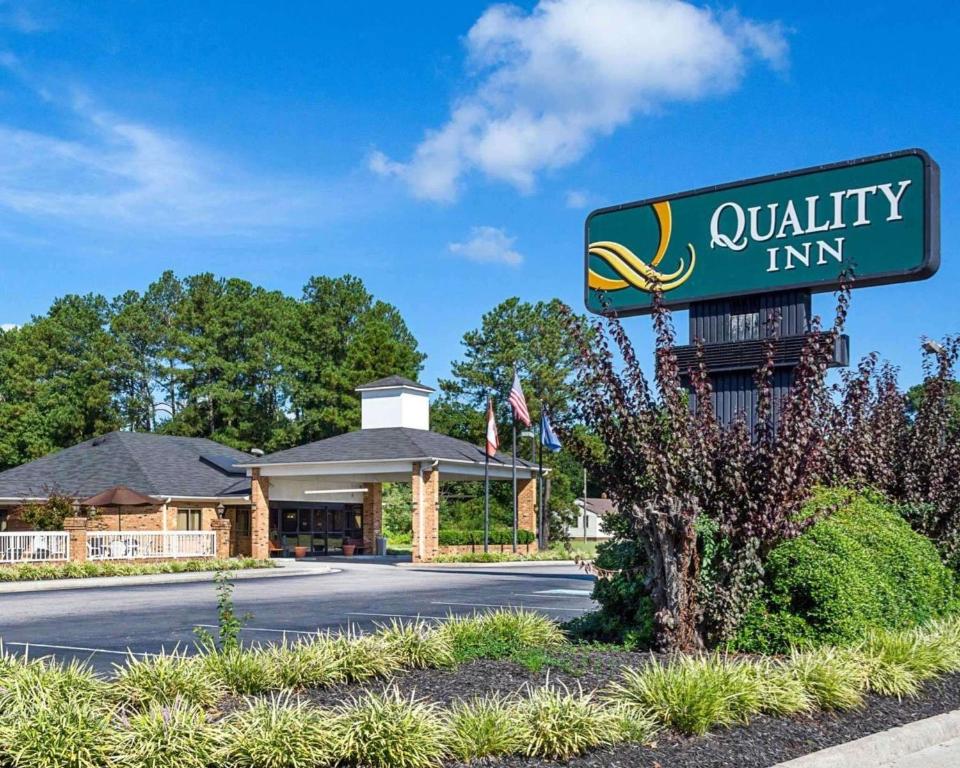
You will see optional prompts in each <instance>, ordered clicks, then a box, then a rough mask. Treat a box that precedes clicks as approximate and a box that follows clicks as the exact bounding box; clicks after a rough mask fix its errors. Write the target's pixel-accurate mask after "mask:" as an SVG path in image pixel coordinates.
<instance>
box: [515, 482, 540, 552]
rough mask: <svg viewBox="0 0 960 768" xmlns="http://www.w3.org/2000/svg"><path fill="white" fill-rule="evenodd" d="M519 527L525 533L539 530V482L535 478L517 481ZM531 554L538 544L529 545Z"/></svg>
mask: <svg viewBox="0 0 960 768" xmlns="http://www.w3.org/2000/svg"><path fill="white" fill-rule="evenodd" d="M517 527H518V528H519V529H520V530H523V531H536V530H537V481H536V479H535V478H532V477H531V478H530V479H528V480H517ZM529 546H530V547H531V549H530V551H531V552H536V551H537V544H536V542H533V543H532V544H530V545H529Z"/></svg>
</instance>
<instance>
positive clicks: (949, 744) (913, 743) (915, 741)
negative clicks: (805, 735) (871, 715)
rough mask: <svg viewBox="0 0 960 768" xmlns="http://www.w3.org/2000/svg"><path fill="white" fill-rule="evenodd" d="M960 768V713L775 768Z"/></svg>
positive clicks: (919, 721) (901, 728) (815, 753)
mask: <svg viewBox="0 0 960 768" xmlns="http://www.w3.org/2000/svg"><path fill="white" fill-rule="evenodd" d="M956 766H960V710H957V711H954V712H947V713H946V714H943V715H937V716H936V717H928V718H927V719H926V720H917V721H916V722H914V723H907V724H906V725H901V726H899V727H897V728H891V729H890V730H889V731H883V732H881V733H875V734H873V735H872V736H865V737H864V738H862V739H857V740H856V741H849V742H847V743H846V744H838V745H837V746H835V747H829V748H828V749H822V750H820V751H819V752H814V753H813V754H810V755H804V756H803V757H798V758H797V759H796V760H789V761H787V762H785V763H780V764H779V765H776V766H774V768H955V767H956Z"/></svg>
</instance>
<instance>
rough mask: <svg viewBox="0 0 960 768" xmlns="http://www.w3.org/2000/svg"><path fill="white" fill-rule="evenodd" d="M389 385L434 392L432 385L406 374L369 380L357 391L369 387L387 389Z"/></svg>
mask: <svg viewBox="0 0 960 768" xmlns="http://www.w3.org/2000/svg"><path fill="white" fill-rule="evenodd" d="M387 387H410V388H411V389H419V390H420V391H421V392H433V390H432V389H431V388H430V387H428V386H426V385H424V384H420V383H418V382H416V381H414V380H413V379H408V378H406V377H405V376H385V377H384V378H382V379H377V380H376V381H368V382H367V383H366V384H361V385H360V386H359V387H357V392H363V391H364V390H367V389H386V388H387Z"/></svg>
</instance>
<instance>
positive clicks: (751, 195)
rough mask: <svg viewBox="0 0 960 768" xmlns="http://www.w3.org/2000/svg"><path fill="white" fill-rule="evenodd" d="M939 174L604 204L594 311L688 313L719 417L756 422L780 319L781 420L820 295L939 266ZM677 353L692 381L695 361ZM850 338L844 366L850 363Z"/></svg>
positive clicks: (794, 180)
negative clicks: (760, 378) (770, 343)
mask: <svg viewBox="0 0 960 768" xmlns="http://www.w3.org/2000/svg"><path fill="white" fill-rule="evenodd" d="M939 202H940V187H939V168H938V166H937V164H936V163H935V162H934V161H933V159H932V158H931V157H930V156H929V155H928V154H926V153H925V152H924V151H923V150H919V149H914V150H906V151H903V152H896V153H891V154H888V155H879V156H876V157H868V158H862V159H858V160H853V161H850V162H845V163H838V164H835V165H825V166H818V167H815V168H808V169H804V170H800V171H792V172H789V173H781V174H776V175H773V176H765V177H761V178H756V179H749V180H746V181H742V182H737V183H734V184H725V185H721V186H716V187H709V188H705V189H699V190H694V191H691V192H684V193H681V194H677V195H671V196H668V197H662V198H653V199H649V200H642V201H639V202H636V203H627V204H624V205H618V206H613V207H610V208H603V209H600V210H597V211H594V212H593V213H591V214H590V215H589V216H588V217H587V222H586V247H585V254H584V256H585V263H584V278H585V302H586V306H587V309H588V310H590V311H591V312H595V313H598V314H605V313H607V312H615V313H617V314H618V315H621V316H628V315H638V314H648V313H649V312H650V311H651V310H652V297H653V293H654V292H655V291H659V292H660V294H661V296H662V299H663V303H664V304H665V305H666V306H667V307H670V308H673V309H686V308H689V310H690V340H691V342H693V341H694V340H697V339H699V340H700V341H701V342H702V343H703V345H704V352H705V356H706V363H707V368H708V370H709V371H710V376H711V380H712V384H713V390H714V395H713V399H714V402H713V405H714V408H715V411H716V413H717V416H718V418H719V419H720V420H721V421H722V422H723V423H729V422H730V421H732V420H733V419H734V418H735V417H736V416H737V414H744V415H745V416H746V417H747V419H748V423H750V422H752V417H753V414H754V413H755V410H756V399H757V392H756V385H755V383H754V378H753V375H754V372H755V371H756V370H757V368H758V367H759V365H760V364H761V362H762V360H763V346H764V339H765V337H766V336H767V334H768V333H770V330H771V329H770V328H769V327H768V318H769V317H770V316H771V315H773V314H775V315H777V316H778V317H779V318H780V320H779V327H778V328H777V329H776V335H777V342H776V345H775V370H774V374H773V383H774V403H775V405H774V408H775V412H774V419H776V415H777V414H776V407H777V406H776V403H778V402H779V400H780V397H781V396H782V395H783V394H784V393H785V392H786V391H787V390H788V389H789V387H790V384H791V380H792V372H793V370H794V368H795V367H796V365H797V363H798V362H799V359H800V352H801V350H802V349H803V346H804V343H805V341H806V335H807V334H808V333H809V329H810V319H811V294H812V293H813V292H819V291H832V290H835V289H836V288H837V287H838V286H839V284H840V282H841V280H842V278H843V275H844V274H846V273H849V272H851V271H852V272H853V273H854V275H855V280H854V283H853V287H855V288H862V287H866V286H873V285H885V284H890V283H900V282H906V281H911V280H922V279H925V278H928V277H930V276H931V275H933V274H934V273H935V272H936V271H937V268H938V267H939V264H940V221H939ZM695 356H696V348H695V347H694V346H693V345H692V344H691V345H688V346H683V347H678V348H677V357H678V359H679V363H680V369H681V370H682V371H686V370H689V368H690V366H691V365H693V363H694V362H695ZM849 359H850V351H849V340H848V338H847V337H846V336H843V337H841V338H840V339H839V340H838V342H837V346H836V348H835V349H834V354H833V360H832V361H831V365H833V366H845V365H849Z"/></svg>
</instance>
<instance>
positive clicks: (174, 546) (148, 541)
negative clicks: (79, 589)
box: [87, 531, 217, 560]
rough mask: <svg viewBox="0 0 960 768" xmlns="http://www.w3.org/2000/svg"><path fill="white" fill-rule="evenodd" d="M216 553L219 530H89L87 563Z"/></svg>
mask: <svg viewBox="0 0 960 768" xmlns="http://www.w3.org/2000/svg"><path fill="white" fill-rule="evenodd" d="M216 553H217V534H216V531H98V532H94V531H87V559H88V560H153V559H157V560H162V559H169V558H176V557H213V556H214V555H216Z"/></svg>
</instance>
